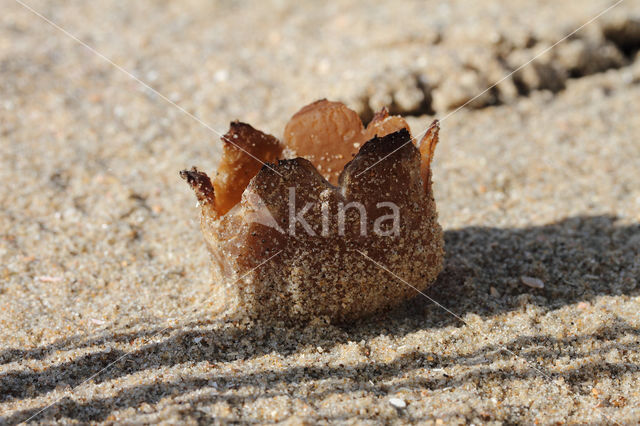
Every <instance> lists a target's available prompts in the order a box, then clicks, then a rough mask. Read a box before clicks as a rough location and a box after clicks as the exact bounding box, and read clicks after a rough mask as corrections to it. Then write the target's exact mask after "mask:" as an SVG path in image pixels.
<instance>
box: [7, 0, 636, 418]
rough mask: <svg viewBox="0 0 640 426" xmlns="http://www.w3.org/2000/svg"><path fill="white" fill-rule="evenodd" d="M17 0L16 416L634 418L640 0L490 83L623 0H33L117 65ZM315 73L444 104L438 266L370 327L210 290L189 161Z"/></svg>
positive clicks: (13, 141) (350, 95)
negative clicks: (262, 314)
mask: <svg viewBox="0 0 640 426" xmlns="http://www.w3.org/2000/svg"><path fill="white" fill-rule="evenodd" d="M556 3H561V4H556ZM0 4H1V10H3V13H2V16H0V182H1V183H0V189H1V192H0V325H1V326H0V424H14V423H18V422H21V421H25V420H29V421H31V422H34V423H42V424H52V423H61V424H67V423H74V422H80V423H89V422H95V423H107V424H108V423H166V424H176V423H181V424H182V423H185V424H206V423H211V422H213V423H226V422H241V423H245V422H246V423H255V422H257V423H270V422H288V423H290V424H300V423H305V422H306V423H310V424H315V423H324V422H340V423H348V424H350V423H357V424H361V423H362V424H367V423H371V424H377V423H380V422H383V423H393V424H404V423H421V424H442V423H444V424H464V423H474V424H485V423H486V424H500V423H506V424H514V423H541V424H551V423H591V424H594V423H604V424H612V423H619V424H635V423H637V422H638V420H639V419H640V387H639V386H638V382H639V380H640V351H639V349H638V348H639V344H640V316H639V315H638V311H639V310H640V290H639V289H640V282H639V281H640V184H639V182H640V139H639V138H640V57H639V56H638V53H637V51H638V48H640V2H638V1H637V0H626V1H625V2H623V3H621V4H619V5H618V6H616V7H615V8H614V9H612V10H610V11H608V12H607V13H606V14H604V15H603V16H601V17H600V18H599V19H597V20H596V21H595V22H593V23H591V24H590V25H588V26H586V27H584V28H583V29H582V30H581V31H579V32H578V33H576V34H574V35H573V36H572V37H570V38H569V39H568V40H566V41H564V42H563V43H561V44H559V45H558V46H556V47H554V48H553V49H552V50H550V51H549V52H548V53H547V54H545V55H543V56H542V57H540V58H538V59H536V60H535V61H533V62H532V63H531V64H529V65H527V66H526V67H524V68H522V69H521V70H519V71H518V72H517V73H515V74H514V75H513V76H511V77H509V78H507V79H506V80H504V81H502V82H501V83H500V84H499V85H498V86H496V87H495V88H492V89H491V90H489V91H487V92H485V93H482V92H483V90H484V89H485V88H487V87H488V86H490V85H491V84H492V83H493V82H495V81H498V80H499V79H501V78H502V77H503V76H504V75H507V74H509V73H510V72H511V71H513V70H516V69H517V68H518V66H519V65H521V64H524V63H526V62H527V61H528V60H530V59H531V58H533V57H534V56H535V55H536V53H538V52H540V51H542V50H544V49H546V48H549V47H551V46H553V44H554V43H555V42H557V41H558V40H560V39H562V38H563V36H564V35H566V34H568V33H570V32H571V31H573V30H575V29H576V28H578V27H579V26H580V25H582V24H584V23H585V22H588V21H589V20H590V19H591V18H593V17H594V16H596V15H597V14H598V13H600V12H601V11H603V10H604V9H605V8H606V7H608V6H610V5H613V4H614V3H613V2H610V1H599V0H594V1H573V2H552V1H541V2H533V1H529V2H525V1H506V0H491V1H486V2H482V4H479V3H478V2H473V1H456V2H435V1H429V2H424V3H423V2H406V3H404V4H402V5H399V4H396V3H394V2H381V3H376V4H375V5H373V4H371V3H361V4H360V3H351V2H332V3H331V4H330V5H328V6H327V5H320V2H318V3H312V2H295V4H288V3H285V2H274V3H269V2H260V3H259V4H255V3H245V2H230V1H219V2H204V1H199V0H193V1H185V2H180V3H178V2H175V3H168V2H151V1H146V0H145V1H140V2H130V3H123V2H115V1H104V2H79V1H70V2H64V3H63V4H58V3H54V2H44V1H40V0H32V1H29V3H28V5H29V6H30V7H32V8H33V9H34V10H35V11H37V12H38V13H41V14H43V15H44V16H46V17H47V19H51V20H52V21H54V22H55V23H57V24H58V25H59V26H60V27H62V28H64V29H65V30H67V31H68V32H69V33H71V34H73V35H74V36H76V37H78V38H79V39H81V40H82V41H83V42H85V43H87V44H88V45H90V46H91V47H92V48H94V49H95V50H96V51H97V52H99V53H100V54H102V55H104V56H105V57H107V58H109V60H110V61H112V63H109V62H107V61H105V59H104V58H102V57H100V56H99V55H98V54H96V53H95V52H92V51H90V50H89V49H87V48H86V47H85V46H83V45H81V44H80V43H79V42H78V41H76V40H73V39H72V38H70V37H69V36H68V35H67V34H64V33H63V32H62V31H61V30H59V29H56V28H54V27H53V26H51V25H50V24H48V23H47V22H45V21H44V20H43V19H41V18H40V17H38V16H37V15H35V14H34V13H33V12H31V11H29V10H28V9H27V8H25V7H24V6H23V5H21V4H20V3H18V2H15V1H14V0H0ZM118 67H121V69H119V68H118ZM123 70H126V71H127V72H128V73H131V75H128V74H127V73H125V72H123ZM132 76H136V77H137V78H139V79H141V80H142V81H144V82H145V83H146V84H148V85H149V86H148V87H145V86H143V85H141V84H140V83H139V82H137V81H135V80H134V79H132ZM151 87H152V88H153V89H154V90H157V93H156V92H154V91H153V90H151ZM481 93H482V95H481V96H479V97H477V98H476V99H474V97H475V96H476V95H478V94H481ZM324 97H326V98H329V99H333V100H342V101H344V102H346V103H347V104H348V105H349V106H351V107H352V108H354V109H356V110H357V111H358V112H359V113H360V114H361V115H362V117H363V118H365V119H366V118H368V117H370V116H371V113H372V111H373V110H375V109H376V108H378V107H380V106H382V105H383V104H388V105H390V106H391V110H392V112H394V113H401V114H404V115H405V116H406V117H407V120H408V121H409V123H410V124H411V126H412V129H413V132H414V134H417V133H419V132H420V131H421V130H422V129H424V128H426V126H428V124H429V123H430V122H431V121H432V120H433V118H434V117H438V118H440V119H442V120H443V121H442V131H441V142H440V144H439V145H438V147H437V151H436V159H435V163H434V166H433V172H434V176H433V182H434V193H435V198H436V201H437V206H438V211H439V218H440V223H441V224H442V226H443V228H444V230H445V245H446V261H445V269H444V271H443V273H442V274H441V275H440V277H439V278H438V281H437V282H436V283H435V284H434V285H433V286H432V287H431V288H430V289H429V290H428V292H427V296H428V298H427V297H422V296H420V295H417V297H416V298H415V299H414V300H411V301H410V302H408V303H406V304H404V305H402V306H400V307H398V309H396V310H395V311H393V312H390V313H388V314H385V315H378V316H376V317H374V318H369V319H365V320H362V321H360V322H357V323H351V324H344V325H329V324H326V323H324V322H323V321H321V320H318V321H315V322H312V323H311V324H299V325H296V326H294V327H285V326H283V325H278V324H272V323H269V322H266V321H248V320H245V319H242V318H236V317H234V316H233V315H232V314H229V313H221V312H220V311H219V308H218V305H217V304H216V303H215V302H216V301H215V300H211V296H212V294H213V290H212V289H213V287H214V285H215V284H214V283H212V282H211V275H210V271H209V257H208V256H209V255H208V253H207V251H206V248H205V245H204V242H203V239H202V235H201V232H200V229H199V216H198V215H199V213H198V209H196V206H195V199H194V197H193V194H192V192H191V191H190V189H189V188H188V186H187V185H186V184H185V183H184V182H183V181H182V180H181V179H180V177H179V175H178V171H179V170H181V169H184V168H188V167H191V166H198V167H199V168H201V169H202V170H205V171H207V172H213V171H214V170H215V165H216V163H217V161H218V159H219V154H220V147H221V144H220V141H219V135H218V134H216V132H219V133H224V132H226V130H227V128H228V123H229V122H230V121H231V120H234V119H240V120H242V121H246V122H249V123H251V124H253V125H254V126H256V127H258V128H260V129H262V130H264V131H267V132H269V133H272V134H274V135H277V136H281V135H282V131H283V127H284V124H285V123H286V121H287V120H288V119H289V117H290V116H291V115H292V114H293V113H294V112H295V111H296V110H297V109H299V108H300V107H301V106H303V105H305V104H307V103H309V102H311V101H313V100H316V99H319V98H324ZM467 101H471V102H470V104H469V105H466V106H465V107H464V108H462V109H460V110H459V111H456V109H457V108H458V107H460V106H462V105H464V104H465V103H466V102H467ZM452 112H453V113H452ZM203 124H206V125H203ZM380 261H381V262H383V263H384V260H383V259H380ZM387 266H388V267H389V268H390V269H391V270H393V263H392V262H388V263H387ZM523 277H530V278H535V279H537V280H540V281H542V282H543V283H544V288H541V289H539V288H533V287H530V286H527V285H526V284H525V281H529V282H530V281H531V280H529V279H528V278H524V279H523ZM394 279H395V278H394V277H393V276H391V275H390V276H389V280H394Z"/></svg>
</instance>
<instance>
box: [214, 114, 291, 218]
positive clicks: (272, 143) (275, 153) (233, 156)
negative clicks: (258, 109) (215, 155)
mask: <svg viewBox="0 0 640 426" xmlns="http://www.w3.org/2000/svg"><path fill="white" fill-rule="evenodd" d="M222 141H223V147H222V149H223V151H222V160H221V161H220V165H219V166H218V170H217V172H216V176H215V179H214V181H213V188H214V190H215V194H216V200H215V208H216V211H217V212H218V214H220V215H223V214H225V213H226V212H228V211H229V210H231V208H232V207H233V206H235V205H236V204H238V203H239V202H240V198H242V193H243V192H244V190H245V188H246V187H247V185H249V182H250V181H251V179H252V178H253V177H254V176H255V175H256V174H257V173H258V171H259V170H260V169H261V168H262V166H263V163H273V162H275V161H276V160H277V159H278V158H280V156H281V154H282V146H281V145H280V141H278V139H276V138H275V137H273V136H271V135H268V134H266V133H263V132H261V131H260V130H256V129H254V128H253V127H252V126H250V125H249V124H246V123H241V122H239V121H235V122H232V123H231V128H230V129H229V131H228V132H227V134H226V135H224V137H223V138H222Z"/></svg>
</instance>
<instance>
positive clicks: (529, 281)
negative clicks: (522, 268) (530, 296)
mask: <svg viewBox="0 0 640 426" xmlns="http://www.w3.org/2000/svg"><path fill="white" fill-rule="evenodd" d="M520 280H521V281H522V284H524V285H526V286H527V287H531V288H544V282H542V280H540V279H538V278H533V277H527V276H524V275H523V276H521V277H520Z"/></svg>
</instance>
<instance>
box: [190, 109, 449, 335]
mask: <svg viewBox="0 0 640 426" xmlns="http://www.w3.org/2000/svg"><path fill="white" fill-rule="evenodd" d="M224 139H225V141H224V151H223V158H222V161H221V163H220V167H219V169H218V172H217V174H216V177H215V179H214V182H213V183H211V181H210V180H209V178H208V176H207V175H206V174H204V173H202V172H199V171H197V170H196V169H192V170H191V171H183V172H181V175H182V177H183V178H185V179H186V180H187V181H188V183H189V184H190V185H191V187H192V188H193V189H194V191H195V192H196V196H197V197H198V200H199V201H200V205H201V218H202V220H201V225H202V231H203V234H204V236H205V241H206V243H207V246H208V248H209V251H210V252H211V257H212V261H213V262H212V263H213V268H212V270H213V274H214V279H215V283H214V284H213V289H212V291H214V292H215V293H216V296H218V299H219V300H220V303H222V304H223V305H224V306H225V308H226V309H232V310H234V311H236V312H237V313H238V314H244V315H247V316H250V317H253V318H260V319H263V320H277V321H285V322H295V321H306V320H310V319H312V318H318V317H324V318H327V319H328V320H330V321H331V322H335V323H344V322H348V321H353V320H356V319H358V318H362V317H365V316H367V315H371V314H373V313H375V312H381V311H384V310H388V309H390V308H392V307H394V306H397V305H398V304H399V303H401V302H402V301H404V300H406V299H408V298H411V297H413V296H415V294H416V291H415V289H414V288H412V287H410V286H407V285H406V284H405V283H403V282H401V281H399V280H397V279H395V278H394V277H393V276H392V275H390V274H389V273H388V272H387V271H385V270H384V269H381V268H380V267H379V266H377V265H375V264H374V263H372V262H371V261H370V260H368V259H366V258H365V257H364V256H363V255H362V254H361V253H365V254H366V255H367V256H369V257H371V258H373V259H376V260H377V261H379V262H380V263H381V264H384V265H386V266H387V267H389V268H390V269H391V270H392V271H393V272H394V274H397V275H398V276H400V277H402V279H403V280H406V282H409V283H411V285H412V286H414V287H415V288H417V289H418V290H423V289H425V288H426V287H428V286H429V285H430V284H431V283H432V282H433V281H434V280H435V278H436V277H437V275H438V274H439V272H440V271H441V269H442V262H443V256H444V250H443V246H444V242H443V238H442V229H441V227H440V225H439V224H438V221H437V213H436V207H435V201H434V199H433V194H432V189H431V170H430V165H431V160H432V159H433V152H434V149H435V146H436V144H437V142H438V125H437V122H434V123H433V124H432V125H431V127H430V128H429V129H428V131H427V132H426V134H425V136H424V137H423V138H422V140H421V142H420V144H418V146H416V144H414V143H413V142H414V141H413V139H412V137H411V133H410V129H409V126H408V125H407V123H406V121H405V120H404V119H402V118H401V117H397V116H389V114H388V111H387V110H386V109H383V110H382V111H380V112H379V113H378V114H376V115H375V117H374V118H373V120H372V121H371V122H370V123H369V124H368V126H367V127H364V126H363V125H362V122H361V121H360V118H359V117H358V115H357V114H356V113H355V112H354V111H352V110H350V109H349V108H347V107H346V106H344V105H343V104H341V103H338V102H329V101H327V100H320V101H317V102H314V103H312V104H310V105H308V106H306V107H304V108H302V109H301V110H300V111H299V112H298V113H296V114H295V115H294V116H293V117H292V118H291V120H290V121H289V123H288V124H287V126H286V128H285V132H284V139H283V140H284V142H283V143H282V144H281V143H280V142H279V141H278V140H277V139H276V138H274V137H273V136H269V135H265V134H264V133H262V132H260V131H258V130H256V129H254V128H253V127H251V126H249V125H247V124H243V123H238V122H235V123H232V124H231V129H230V131H229V133H227V135H225V137H224ZM227 140H229V141H233V142H234V143H235V144H237V145H238V146H240V147H241V148H243V149H244V150H246V151H247V152H248V153H250V154H251V155H252V156H254V157H256V158H258V159H260V160H261V161H264V162H268V163H269V165H268V166H265V165H262V164H260V163H259V162H258V161H256V159H255V158H252V156H250V155H247V153H245V152H243V151H242V150H240V149H238V148H237V146H234V145H232V144H230V143H229V142H228V141H227ZM286 153H290V154H291V153H293V155H294V156H297V158H290V159H282V157H283V156H284V155H285V154H286ZM372 166H373V167H372ZM292 189H293V190H294V192H292ZM349 203H360V204H361V205H362V206H363V210H359V209H358V208H352V209H351V210H349V211H345V213H344V214H343V220H342V223H340V221H339V220H336V215H337V212H338V210H339V209H340V208H341V206H344V205H349ZM381 203H383V204H384V203H387V204H392V205H393V206H394V208H395V209H397V211H398V212H399V219H400V220H399V221H398V223H397V224H396V222H393V227H392V226H388V225H389V224H387V225H385V224H384V222H380V221H379V217H380V216H381V215H384V214H385V213H386V214H388V213H389V212H388V210H387V211H385V210H381V208H380V204H381ZM292 204H293V205H295V206H293V205H292ZM305 206H308V207H307V210H305V211H304V214H303V215H301V216H296V214H298V213H299V212H300V211H301V210H303V208H304V207H305ZM292 207H293V208H294V211H293V212H292V211H291V209H292ZM363 211H364V213H365V214H364V215H362V214H361V213H362V212H363ZM326 212H330V216H329V219H328V220H327V216H326V214H325V213H326ZM386 217H388V216H386ZM383 218H384V216H383ZM385 226H386V227H385ZM395 226H397V228H395ZM363 227H364V229H365V230H366V231H367V232H365V233H364V234H363V233H362V229H363ZM376 227H378V228H376ZM383 228H384V229H385V230H389V229H391V230H393V232H388V233H387V234H384V235H383V234H376V233H372V232H371V230H372V229H383ZM274 254H277V256H276V257H274V258H271V257H272V256H273V255H274Z"/></svg>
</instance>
